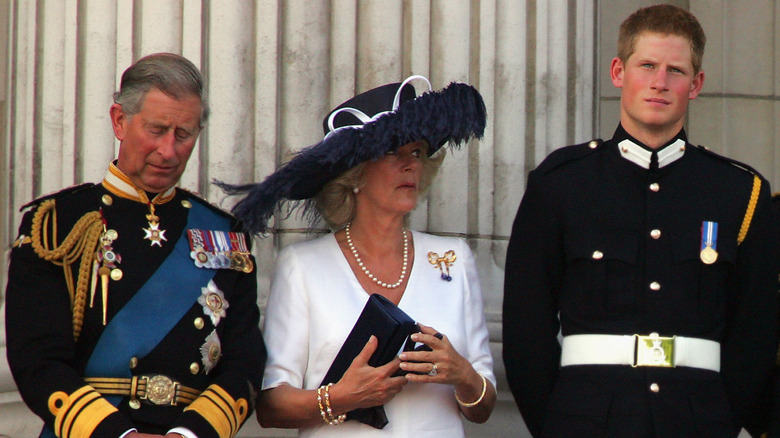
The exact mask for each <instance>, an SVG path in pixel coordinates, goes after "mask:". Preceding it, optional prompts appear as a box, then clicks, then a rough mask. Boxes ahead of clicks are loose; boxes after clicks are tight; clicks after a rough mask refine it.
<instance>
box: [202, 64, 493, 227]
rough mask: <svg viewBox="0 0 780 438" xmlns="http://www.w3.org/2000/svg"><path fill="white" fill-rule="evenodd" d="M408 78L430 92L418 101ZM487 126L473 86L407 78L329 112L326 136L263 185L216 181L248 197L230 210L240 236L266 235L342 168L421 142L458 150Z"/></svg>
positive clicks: (432, 150)
mask: <svg viewBox="0 0 780 438" xmlns="http://www.w3.org/2000/svg"><path fill="white" fill-rule="evenodd" d="M413 80H420V81H424V82H425V83H426V84H427V85H428V91H427V92H425V93H423V94H422V95H420V96H417V93H416V91H415V89H414V87H413V86H412V85H411V84H410V82H411V81H413ZM485 123H486V109H485V103H484V102H483V100H482V96H481V95H480V94H479V92H478V91H477V90H476V89H475V88H474V87H472V86H471V85H468V84H463V83H458V82H453V83H450V84H449V85H448V86H447V87H446V88H444V89H442V90H440V91H431V86H430V82H428V80H427V79H425V78H424V77H422V76H411V77H409V78H407V79H406V80H405V81H403V82H401V83H393V84H387V85H382V86H380V87H377V88H373V89H371V90H368V91H366V92H364V93H361V94H358V95H357V96H355V97H353V98H351V99H349V100H348V101H346V102H344V103H343V104H341V105H339V106H338V107H336V108H334V109H333V110H332V111H331V112H330V113H329V114H328V116H327V117H325V119H324V121H323V128H324V131H325V134H326V135H325V138H324V139H323V140H322V141H321V142H319V143H317V144H315V145H312V146H309V147H307V148H304V149H302V150H301V151H299V152H298V153H296V154H295V156H294V157H293V158H292V159H291V160H290V161H288V162H287V163H285V164H283V165H282V166H281V167H280V168H279V169H278V170H277V171H276V172H274V173H272V174H271V175H269V176H268V177H267V178H266V179H265V180H264V181H263V182H261V183H253V184H244V185H230V184H225V183H223V182H216V184H217V185H218V186H219V187H221V188H222V189H223V190H225V192H227V193H228V194H231V195H233V194H243V193H246V197H245V198H244V199H242V200H241V201H239V202H238V203H237V204H236V205H235V206H234V207H233V210H232V211H233V214H235V215H236V217H237V218H238V219H239V220H241V221H242V223H243V226H244V230H245V231H247V232H251V233H264V232H266V231H268V221H269V220H270V218H271V216H272V215H273V214H274V213H275V212H276V211H277V210H278V209H279V207H280V206H281V203H282V202H283V201H285V200H291V201H302V200H309V199H311V198H314V197H315V196H316V195H317V194H318V193H319V191H320V190H321V189H322V188H323V187H324V186H325V184H327V183H328V182H329V181H331V180H332V179H334V178H336V177H338V176H339V175H341V174H343V173H344V172H346V171H347V170H349V169H351V168H353V167H355V166H357V165H358V164H360V163H362V162H365V161H369V160H377V159H379V158H381V157H383V156H384V155H385V154H386V153H387V152H390V151H393V150H396V149H398V148H399V147H401V146H403V145H405V144H408V143H413V142H416V141H420V140H425V141H426V142H427V143H428V154H429V155H431V154H433V153H435V152H436V151H437V150H439V149H440V148H441V147H442V146H443V145H444V144H445V143H447V142H448V141H449V142H451V143H450V144H451V145H453V146H454V147H459V146H460V144H462V143H464V142H466V141H468V140H469V139H471V138H482V135H483V134H484V131H485Z"/></svg>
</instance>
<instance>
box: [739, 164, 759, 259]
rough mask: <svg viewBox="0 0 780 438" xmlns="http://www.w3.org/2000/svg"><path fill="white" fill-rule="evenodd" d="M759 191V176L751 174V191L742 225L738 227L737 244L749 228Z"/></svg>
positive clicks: (740, 242)
mask: <svg viewBox="0 0 780 438" xmlns="http://www.w3.org/2000/svg"><path fill="white" fill-rule="evenodd" d="M760 192H761V178H759V177H758V175H753V192H752V193H750V201H749V202H748V206H747V211H746V212H745V218H744V219H742V227H741V228H740V229H739V236H737V245H741V244H742V241H743V240H745V236H747V232H748V229H750V221H752V220H753V213H754V212H755V211H756V204H757V203H758V194H759V193H760Z"/></svg>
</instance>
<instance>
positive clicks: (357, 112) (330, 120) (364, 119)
mask: <svg viewBox="0 0 780 438" xmlns="http://www.w3.org/2000/svg"><path fill="white" fill-rule="evenodd" d="M416 79H420V80H423V81H425V83H426V84H428V91H431V90H433V87H431V82H430V81H429V80H428V79H427V78H426V77H425V76H420V75H412V76H409V77H408V78H406V79H405V80H404V81H403V82H401V86H400V87H398V91H396V92H395V99H393V109H391V110H389V111H382V112H381V113H377V114H375V115H374V117H369V116H368V115H367V114H366V113H364V112H363V111H360V110H359V109H355V108H350V107H344V108H339V109H337V110H336V111H333V112H332V113H331V115H330V117H328V133H327V134H325V138H326V139H327V138H328V137H330V136H331V135H333V134H335V133H336V132H339V131H341V130H342V129H360V128H362V127H363V125H365V124H366V123H369V122H373V121H376V120H377V119H378V118H380V117H382V116H384V115H385V114H389V113H394V112H395V111H396V110H398V107H399V106H400V105H401V90H403V88H404V86H405V85H406V84H408V83H409V82H411V81H413V80H416ZM342 112H344V113H350V114H352V115H353V116H355V117H357V119H358V120H360V121H361V122H363V123H362V124H361V125H344V126H339V127H338V128H334V127H333V121H334V120H335V118H336V115H338V114H340V113H342Z"/></svg>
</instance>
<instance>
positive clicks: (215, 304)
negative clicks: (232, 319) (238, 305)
mask: <svg viewBox="0 0 780 438" xmlns="http://www.w3.org/2000/svg"><path fill="white" fill-rule="evenodd" d="M200 290H201V295H200V296H199V297H198V303H200V305H201V306H203V313H205V314H206V315H208V316H209V317H210V318H211V322H212V323H213V324H214V327H216V326H217V324H219V320H220V319H221V318H224V317H225V316H226V315H227V312H226V310H227V308H228V307H230V304H228V302H227V300H226V299H225V294H224V293H223V292H222V291H221V290H219V288H217V285H216V283H214V280H209V284H208V286H206V287H202V288H200Z"/></svg>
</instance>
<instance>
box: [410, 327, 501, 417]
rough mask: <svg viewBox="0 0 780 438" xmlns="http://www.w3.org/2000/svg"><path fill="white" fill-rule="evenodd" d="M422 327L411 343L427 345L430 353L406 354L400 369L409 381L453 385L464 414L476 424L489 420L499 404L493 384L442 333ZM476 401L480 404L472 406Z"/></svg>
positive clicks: (415, 352)
mask: <svg viewBox="0 0 780 438" xmlns="http://www.w3.org/2000/svg"><path fill="white" fill-rule="evenodd" d="M419 326H420V333H415V334H413V335H412V340H413V341H415V342H421V343H423V344H425V345H427V346H428V347H430V348H431V351H405V352H403V353H401V354H400V355H398V357H399V358H400V359H401V361H402V362H401V365H400V367H401V369H402V370H404V371H407V372H408V373H407V374H406V379H407V380H409V381H410V382H422V383H444V384H449V385H452V386H453V387H454V388H455V394H457V397H458V398H459V399H460V400H461V402H462V403H459V406H460V410H461V412H462V413H463V415H464V416H465V417H466V418H468V419H469V420H471V421H474V422H477V423H483V422H485V421H487V419H488V417H490V413H491V412H492V411H493V407H494V406H495V404H496V390H495V388H494V387H493V384H492V383H490V381H486V380H483V379H484V378H483V377H482V376H481V375H480V374H479V373H477V372H476V371H475V370H474V367H472V366H471V363H470V362H469V361H468V360H466V358H464V357H463V356H461V355H460V353H458V352H457V351H456V350H455V347H453V346H452V344H451V343H450V341H449V339H447V336H446V335H441V334H439V333H438V332H437V331H436V330H434V329H433V328H431V327H428V326H425V325H422V324H419ZM439 336H440V337H441V338H439ZM483 382H484V386H483ZM483 388H484V392H483ZM476 400H479V403H476V404H472V403H473V402H474V401H476ZM463 403H467V404H469V405H470V406H465V405H464V404H463Z"/></svg>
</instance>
